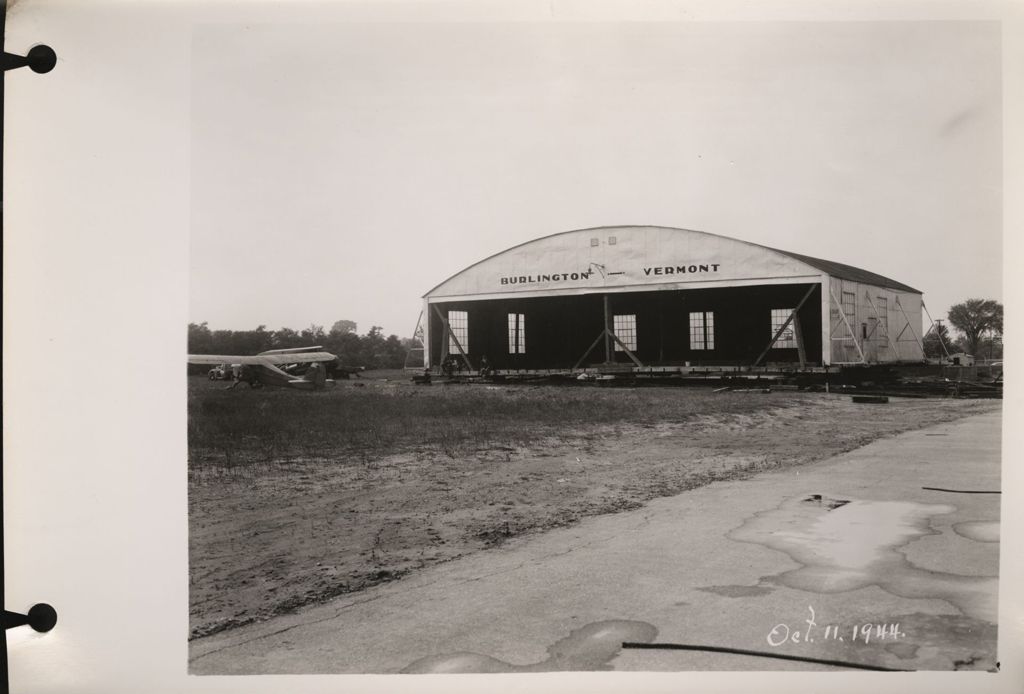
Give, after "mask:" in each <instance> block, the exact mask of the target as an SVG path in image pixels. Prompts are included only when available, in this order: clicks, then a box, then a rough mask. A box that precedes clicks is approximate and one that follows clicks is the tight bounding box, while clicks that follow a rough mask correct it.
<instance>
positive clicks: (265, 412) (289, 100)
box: [188, 21, 1003, 675]
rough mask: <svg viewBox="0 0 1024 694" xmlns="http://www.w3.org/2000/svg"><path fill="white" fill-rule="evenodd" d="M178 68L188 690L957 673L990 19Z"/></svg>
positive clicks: (671, 25)
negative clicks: (404, 680) (717, 674)
mask: <svg viewBox="0 0 1024 694" xmlns="http://www.w3.org/2000/svg"><path fill="white" fill-rule="evenodd" d="M191 59H192V64H191V86H190V89H191V92H190V95H191V105H190V108H191V182H190V186H191V195H192V200H191V228H190V257H189V262H190V281H189V301H190V303H189V321H190V323H189V325H188V352H189V356H188V364H189V367H188V456H189V459H188V502H189V504H188V514H189V517H188V523H189V629H190V633H189V649H188V653H189V656H188V657H189V662H188V667H189V671H190V672H191V673H192V674H196V675H217V674H266V673H274V674H282V673H293V674H308V673H461V672H465V673H516V672H546V671H601V670H625V671H701V670H715V671H727V670H830V671H835V670H880V671H905V670H914V671H920V670H950V671H952V670H987V671H995V670H996V669H997V668H998V653H997V629H998V618H997V607H998V605H997V595H998V589H999V520H1000V491H1001V476H1000V461H1001V455H1000V421H1001V400H1002V374H1003V342H1002V333H1003V306H1002V303H1001V302H1002V277H1001V270H1000V266H1001V259H1002V245H1001V244H1002V231H1001V221H1002V217H1001V215H1002V126H1003V123H1002V118H1001V104H1002V102H1001V70H1000V63H1001V42H1000V28H999V25H998V23H994V22H838V23H837V22H770V21H763V22H737V23H722V22H707V23H702V22H693V23H688V22H667V23H647V22H603V23H586V22H566V23H559V22H552V23H538V22H490V23H487V22H463V23H454V22H453V23H410V24H403V23H394V22H382V23H346V24H324V25H310V24H274V25H266V24H230V23H228V24H211V25H206V26H199V27H196V28H195V30H194V33H193V40H192V52H191Z"/></svg>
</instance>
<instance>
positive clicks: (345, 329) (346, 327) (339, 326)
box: [331, 319, 356, 335]
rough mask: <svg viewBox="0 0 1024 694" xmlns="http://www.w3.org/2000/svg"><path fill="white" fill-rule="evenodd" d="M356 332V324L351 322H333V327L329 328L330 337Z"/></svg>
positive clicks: (343, 320)
mask: <svg viewBox="0 0 1024 694" xmlns="http://www.w3.org/2000/svg"><path fill="white" fill-rule="evenodd" d="M355 331H356V322H355V321H353V320H345V319H342V320H339V321H335V322H334V325H332V326H331V335H344V334H345V333H354V332H355Z"/></svg>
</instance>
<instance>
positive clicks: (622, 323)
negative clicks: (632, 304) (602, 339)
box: [612, 313, 636, 352]
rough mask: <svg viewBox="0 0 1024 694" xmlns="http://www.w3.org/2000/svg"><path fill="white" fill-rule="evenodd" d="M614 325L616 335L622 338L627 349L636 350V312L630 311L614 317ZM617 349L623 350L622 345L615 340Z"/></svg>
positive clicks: (617, 350) (618, 350)
mask: <svg viewBox="0 0 1024 694" xmlns="http://www.w3.org/2000/svg"><path fill="white" fill-rule="evenodd" d="M612 326H613V327H614V328H615V337H617V338H619V340H622V344H624V345H626V349H628V350H630V351H634V350H636V314H635V313H629V314H623V315H619V316H614V317H613V322H612ZM615 351H616V352H622V351H623V349H622V345H620V344H619V343H618V341H615Z"/></svg>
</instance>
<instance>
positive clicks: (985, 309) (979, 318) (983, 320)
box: [924, 299, 1003, 359]
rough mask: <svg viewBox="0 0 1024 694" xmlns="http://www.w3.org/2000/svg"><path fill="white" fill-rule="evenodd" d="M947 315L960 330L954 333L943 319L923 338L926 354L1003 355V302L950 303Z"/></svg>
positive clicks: (971, 301)
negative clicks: (951, 304) (952, 304)
mask: <svg viewBox="0 0 1024 694" xmlns="http://www.w3.org/2000/svg"><path fill="white" fill-rule="evenodd" d="M946 318H947V320H948V321H949V323H950V325H952V326H953V327H954V328H955V329H956V330H957V333H958V334H957V335H956V336H954V335H953V334H952V333H951V332H950V330H949V328H948V327H946V325H945V324H944V323H942V322H941V321H936V323H935V325H934V326H932V328H931V329H930V330H929V331H928V333H927V334H926V335H925V338H924V354H925V356H926V357H932V358H935V357H944V356H945V355H946V352H945V351H943V349H942V347H943V345H945V348H946V350H947V351H948V352H949V353H950V354H954V353H956V352H964V353H966V354H970V355H972V356H974V357H975V358H977V359H1002V358H1003V305H1002V304H1001V303H999V302H998V301H995V300H993V299H967V300H966V301H964V302H962V303H959V304H956V305H954V306H951V307H950V309H949V311H948V312H947V314H946Z"/></svg>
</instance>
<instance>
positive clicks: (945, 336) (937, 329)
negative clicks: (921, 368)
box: [924, 323, 956, 359]
mask: <svg viewBox="0 0 1024 694" xmlns="http://www.w3.org/2000/svg"><path fill="white" fill-rule="evenodd" d="M943 345H945V347H946V349H945V350H943V349H942V347H943ZM955 351H956V345H955V344H954V342H953V337H952V336H951V335H950V334H949V328H947V327H946V326H945V324H944V323H936V324H935V325H934V326H933V327H932V329H931V330H929V331H928V334H927V335H925V336H924V356H926V357H931V358H933V359H935V358H941V357H944V356H946V352H949V353H950V354H952V353H953V352H955Z"/></svg>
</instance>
